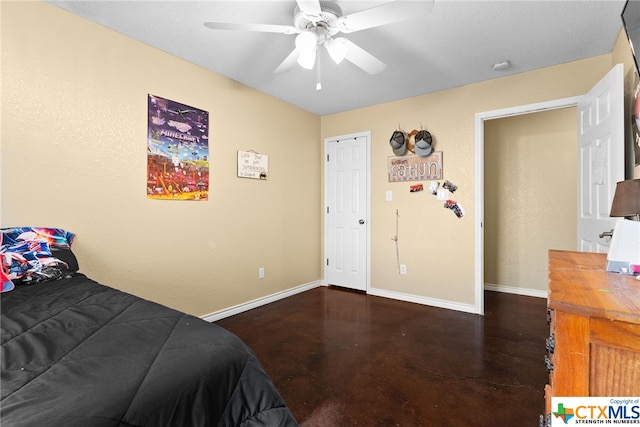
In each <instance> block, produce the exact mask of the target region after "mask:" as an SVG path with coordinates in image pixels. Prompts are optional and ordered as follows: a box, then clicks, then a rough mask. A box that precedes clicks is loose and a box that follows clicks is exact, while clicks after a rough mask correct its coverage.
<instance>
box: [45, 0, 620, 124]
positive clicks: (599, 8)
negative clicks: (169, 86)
mask: <svg viewBox="0 0 640 427" xmlns="http://www.w3.org/2000/svg"><path fill="white" fill-rule="evenodd" d="M388 1H389V0H373V1H359V0H339V1H338V3H339V4H340V6H341V7H342V10H343V13H344V14H350V13H354V12H358V11H361V10H364V9H368V8H371V7H374V6H377V5H380V4H383V3H386V2H388ZM398 1H405V0H398ZM413 1H416V0H413ZM625 2H626V0H571V1H557V0H538V1H529V0H502V1H483V0H475V1H474V0H466V1H461V0H435V3H434V5H433V9H432V11H431V13H430V14H428V15H427V16H416V17H415V19H412V20H409V21H405V22H401V23H396V24H389V25H385V26H381V27H375V28H371V29H367V30H362V31H358V32H354V33H351V34H347V35H344V36H345V37H347V38H349V39H350V40H351V41H353V42H354V43H356V44H358V45H359V46H360V47H362V48H364V49H366V50H367V51H368V52H370V53H371V54H373V55H375V56H376V57H377V58H379V59H380V60H382V61H383V62H385V63H386V64H387V68H386V69H385V70H384V71H383V72H382V73H380V74H377V75H374V76H372V75H368V74H366V73H365V72H364V71H362V70H361V69H359V68H357V67H356V66H355V65H353V64H352V63H350V62H348V61H343V62H342V63H341V64H339V65H336V64H335V63H333V62H332V61H331V59H330V58H329V57H328V55H326V52H325V54H324V55H323V56H322V58H321V80H322V90H320V91H316V90H315V86H316V70H315V69H314V70H311V71H309V70H305V69H303V68H301V67H299V66H297V65H296V66H295V67H294V68H293V69H291V70H289V71H287V72H285V73H281V74H275V73H273V70H275V68H276V67H277V66H278V65H279V64H280V63H281V62H282V61H283V59H284V58H285V57H286V56H287V55H288V54H289V53H290V52H291V50H292V49H293V47H294V39H295V35H285V34H276V33H258V32H244V31H235V30H212V29H208V28H206V27H204V25H203V22H205V21H225V22H240V23H245V22H247V23H264V24H281V25H292V24H293V10H294V8H295V6H296V1H295V0H281V1H270V0H261V1H244V0H236V1H220V0H209V1H190V0H173V1H166V0H163V1H154V0H137V1H116V0H98V1H84V0H83V1H78V0H76V1H49V3H51V4H55V5H57V6H59V7H62V8H64V9H66V10H68V11H70V12H72V13H74V14H76V15H79V16H81V17H83V18H86V19H89V20H91V21H94V22H96V23H98V24H101V25H103V26H105V27H108V28H111V29H113V30H115V31H117V32H119V33H122V34H124V35H127V36H129V37H132V38H134V39H137V40H139V41H141V42H144V43H146V44H148V45H151V46H154V47H156V48H158V49H161V50H163V51H166V52H169V53H171V54H173V55H175V56H177V57H180V58H183V59H185V60H187V61H189V62H192V63H194V64H197V65H200V66H202V67H205V68H207V69H209V70H211V71H214V72H216V73H219V74H222V75H224V76H226V77H229V78H231V79H233V80H236V81H238V82H240V83H243V84H245V85H247V86H250V87H252V88H255V89H257V90H259V91H262V92H265V93H267V94H270V95H272V96H274V97H276V98H279V99H282V100H284V101H286V102H288V103H291V104H294V105H296V106H298V107H300V108H303V109H305V110H308V111H310V112H313V113H315V114H318V115H327V114H332V113H337V112H342V111H347V110H352V109H355V108H360V107H365V106H369V105H374V104H379V103H383V102H388V101H393V100H397V99H403V98H408V97H412V96H416V95H422V94H426V93H431V92H436V91H439V90H443V89H448V88H453V87H458V86H463V85H467V84H470V83H476V82H480V81H485V80H491V79H495V78H499V77H504V76H507V75H510V74H516V73H522V72H525V71H530V70H534V69H538V68H542V67H548V66H551V65H556V64H562V63H566V62H570V61H575V60H579V59H583V58H588V57H592V56H597V55H601V54H607V53H610V52H611V50H612V48H613V45H614V43H615V41H616V37H617V35H618V33H619V31H620V29H621V28H622V20H621V18H620V14H621V12H622V9H623V8H624V5H625ZM504 60H509V61H511V63H512V66H511V68H510V69H508V70H506V71H494V70H493V68H492V65H493V64H494V63H496V62H500V61H504Z"/></svg>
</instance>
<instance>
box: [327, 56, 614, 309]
mask: <svg viewBox="0 0 640 427" xmlns="http://www.w3.org/2000/svg"><path fill="white" fill-rule="evenodd" d="M611 67H612V59H611V55H602V56H598V57H594V58H589V59H586V60H582V61H576V62H571V63H567V64H563V65H559V66H554V67H548V68H544V69H541V70H537V71H533V72H528V73H522V74H516V75H513V76H510V77H505V78H500V79H496V80H491V81H487V82H483V83H478V84H474V85H468V86H464V87H461V88H455V89H451V90H447V91H442V92H438V93H433V94H427V95H423V96H418V97H414V98H409V99H404V100H400V101H396V102H390V103H386V104H381V105H376V106H373V107H369V108H362V109H358V110H353V111H350V112H346V113H341V114H335V115H329V116H324V117H322V137H323V138H326V137H330V136H335V135H342V134H348V133H353V132H358V131H364V130H370V131H371V135H372V177H371V180H372V182H371V187H372V190H371V191H372V201H371V202H372V218H371V252H372V253H371V264H372V271H371V286H372V287H373V288H376V289H384V290H386V291H391V292H398V293H402V294H408V295H414V296H418V297H424V298H430V299H435V300H444V301H450V302H455V303H458V304H462V305H473V304H474V262H475V259H474V245H475V238H474V223H475V214H474V210H475V202H476V201H475V194H474V174H475V166H474V162H475V153H474V132H475V123H474V119H475V114H476V113H479V112H484V111H492V110H496V109H502V108H507V107H514V106H519V105H525V104H531V103H536V102H542V101H548V100H552V99H558V98H565V97H571V96H577V95H581V94H583V93H586V92H587V91H588V90H589V89H590V88H591V87H592V86H593V85H594V84H595V83H596V82H597V81H598V80H600V78H601V77H602V76H604V75H605V74H606V73H607V71H609V69H610V68H611ZM425 78H428V76H425ZM398 124H400V125H401V126H402V127H403V128H404V129H405V130H411V129H413V128H418V127H419V126H420V124H422V125H424V127H425V128H426V129H428V130H429V131H431V133H432V134H433V136H434V138H435V149H436V150H437V151H442V152H443V159H444V161H443V163H444V177H443V178H444V179H448V180H450V181H452V182H453V183H454V184H456V185H458V187H459V189H458V190H457V192H456V193H455V194H454V195H453V198H454V199H455V200H456V201H458V202H459V203H460V204H461V205H462V207H463V208H464V209H465V211H466V215H465V216H464V217H463V218H460V219H458V218H457V217H456V216H455V215H454V214H453V212H452V211H450V210H448V209H445V208H443V207H442V202H439V201H437V200H435V199H434V198H433V197H432V196H431V195H429V194H428V193H427V192H426V191H425V192H422V193H409V183H389V182H388V177H387V164H386V162H387V158H388V157H389V156H390V155H392V151H391V149H390V147H389V143H388V140H389V137H390V136H391V133H392V132H393V130H394V129H396V128H397V127H398ZM426 184H428V183H426ZM386 190H392V191H393V193H394V198H393V201H392V202H386V201H385V191H386ZM396 209H398V211H399V213H400V217H401V218H400V233H399V237H400V252H401V259H402V260H401V262H402V263H404V264H406V265H407V273H408V274H407V275H399V274H398V269H397V266H396V257H395V247H394V242H393V241H392V240H391V237H392V236H393V235H394V234H395V211H396ZM523 220H525V221H528V218H524V219H523Z"/></svg>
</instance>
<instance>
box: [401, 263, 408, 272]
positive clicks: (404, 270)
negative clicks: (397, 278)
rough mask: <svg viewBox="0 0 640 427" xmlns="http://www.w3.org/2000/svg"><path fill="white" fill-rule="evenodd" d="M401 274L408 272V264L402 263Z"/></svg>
mask: <svg viewBox="0 0 640 427" xmlns="http://www.w3.org/2000/svg"><path fill="white" fill-rule="evenodd" d="M400 274H407V266H406V264H400Z"/></svg>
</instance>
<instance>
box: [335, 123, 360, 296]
mask: <svg viewBox="0 0 640 427" xmlns="http://www.w3.org/2000/svg"><path fill="white" fill-rule="evenodd" d="M369 140H370V134H369V133H368V132H367V133H361V134H353V135H344V136H339V137H334V138H327V139H325V153H326V163H325V209H326V221H325V281H326V282H327V284H329V285H337V286H343V287H347V288H351V289H357V290H362V291H365V290H367V286H368V250H369V245H368V236H369V154H368V152H369Z"/></svg>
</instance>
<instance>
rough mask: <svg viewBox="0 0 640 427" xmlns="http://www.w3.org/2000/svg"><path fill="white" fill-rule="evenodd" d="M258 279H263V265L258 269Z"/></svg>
mask: <svg viewBox="0 0 640 427" xmlns="http://www.w3.org/2000/svg"><path fill="white" fill-rule="evenodd" d="M258 279H264V267H260V268H259V269H258Z"/></svg>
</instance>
